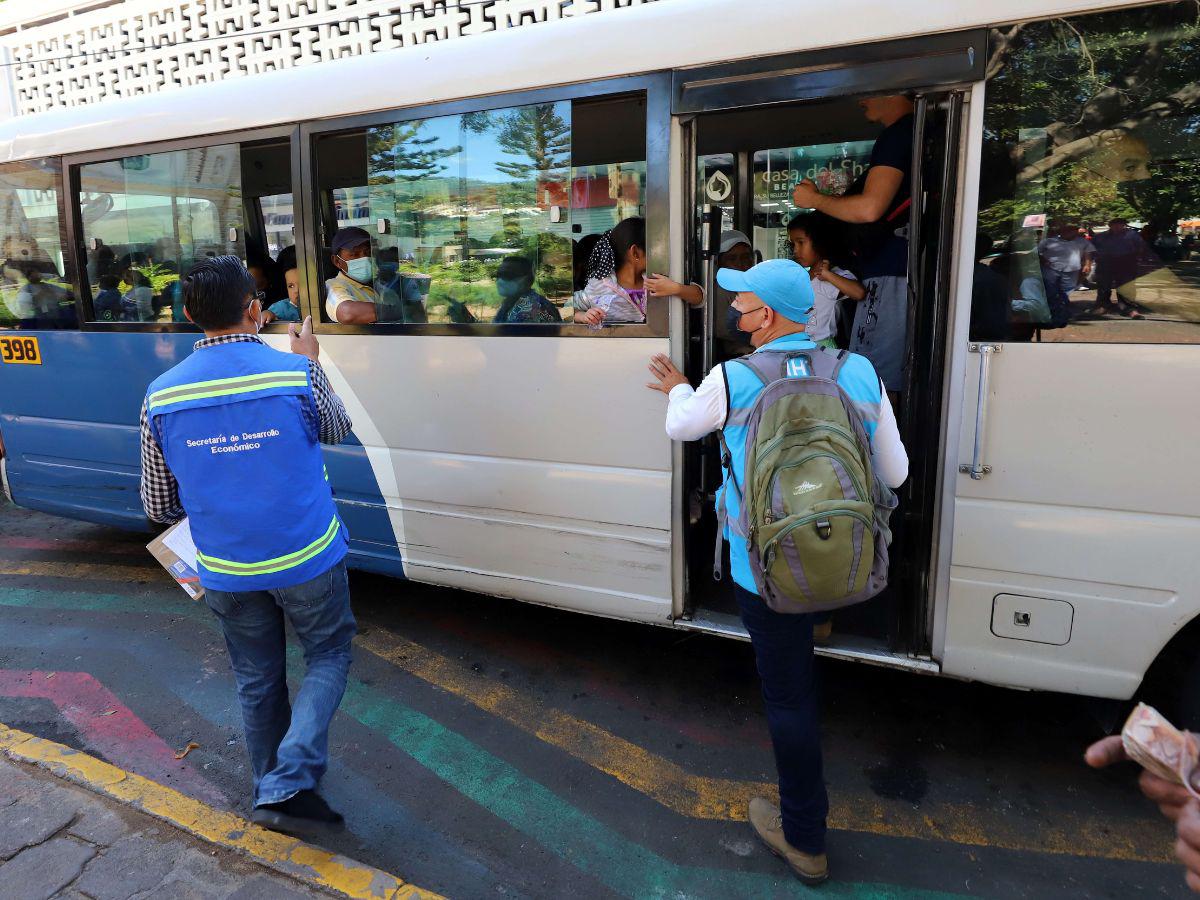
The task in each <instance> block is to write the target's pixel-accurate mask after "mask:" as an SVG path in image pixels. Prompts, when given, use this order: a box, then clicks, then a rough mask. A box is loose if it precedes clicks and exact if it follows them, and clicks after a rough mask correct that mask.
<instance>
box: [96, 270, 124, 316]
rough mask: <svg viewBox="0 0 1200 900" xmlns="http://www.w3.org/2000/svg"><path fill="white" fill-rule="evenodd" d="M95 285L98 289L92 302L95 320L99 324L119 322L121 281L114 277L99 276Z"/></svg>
mask: <svg viewBox="0 0 1200 900" xmlns="http://www.w3.org/2000/svg"><path fill="white" fill-rule="evenodd" d="M96 283H97V284H98V285H99V288H100V290H98V291H97V292H96V297H95V299H94V300H93V301H92V306H93V308H94V309H95V312H96V318H97V319H99V320H100V321H101V322H119V321H121V280H120V279H119V278H117V276H116V275H101V276H100V278H99V279H97V282H96Z"/></svg>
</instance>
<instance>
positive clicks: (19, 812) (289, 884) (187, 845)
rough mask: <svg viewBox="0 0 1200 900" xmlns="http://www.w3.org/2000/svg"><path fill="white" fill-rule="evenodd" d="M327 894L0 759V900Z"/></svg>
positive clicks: (256, 898)
mask: <svg viewBox="0 0 1200 900" xmlns="http://www.w3.org/2000/svg"><path fill="white" fill-rule="evenodd" d="M331 896H334V895H332V894H327V893H324V892H319V891H315V890H313V889H311V888H309V887H307V886H305V885H301V884H298V883H296V882H295V881H293V880H292V879H290V878H287V877H285V876H283V875H280V874H278V873H276V872H272V871H271V870H269V869H267V868H264V867H262V866H259V865H257V864H255V863H253V862H250V861H247V860H246V859H244V858H241V857H240V856H238V855H237V854H235V853H233V852H231V851H228V850H224V849H218V848H214V847H212V846H211V845H209V844H205V843H203V842H201V841H199V840H196V839H195V838H193V837H191V836H190V835H188V834H186V833H184V832H182V831H179V830H178V829H176V828H173V827H171V826H170V825H167V824H165V823H162V822H158V821H156V820H154V819H152V818H151V817H149V816H147V815H145V814H143V813H139V812H135V811H134V810H131V809H129V808H127V807H124V806H122V805H120V804H119V803H116V802H114V801H112V800H110V799H108V798H107V797H102V796H99V795H97V794H94V793H92V792H91V791H87V790H84V789H82V788H78V787H75V786H74V785H71V784H66V783H64V782H63V781H61V780H60V779H58V778H56V777H55V776H54V775H51V774H50V773H48V772H45V771H43V770H41V769H38V768H36V767H34V766H26V765H18V764H17V763H14V762H11V761H10V760H7V759H5V758H4V757H3V756H2V755H0V900H47V898H50V897H60V898H63V900H83V898H92V900H132V898H138V900H160V898H161V900H168V898H169V900H235V898H236V900H300V898H329V897H331Z"/></svg>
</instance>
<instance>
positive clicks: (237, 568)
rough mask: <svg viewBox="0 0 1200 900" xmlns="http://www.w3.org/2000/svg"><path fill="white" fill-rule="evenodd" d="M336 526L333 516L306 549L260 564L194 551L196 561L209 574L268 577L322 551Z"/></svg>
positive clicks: (332, 538) (336, 531) (336, 528)
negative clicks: (322, 532) (220, 557)
mask: <svg viewBox="0 0 1200 900" xmlns="http://www.w3.org/2000/svg"><path fill="white" fill-rule="evenodd" d="M338 525H339V523H338V518H337V516H334V517H333V521H331V522H330V523H329V527H328V528H327V529H326V530H325V533H324V534H323V535H321V536H320V537H319V538H317V539H316V540H315V541H313V542H312V543H311V544H309V545H308V546H307V547H305V548H303V549H302V550H297V551H296V552H295V553H289V554H287V555H286V556H277V557H275V558H274V559H264V560H263V561H262V562H253V563H240V562H234V561H233V560H229V559H218V558H216V557H213V556H206V555H205V554H203V553H201V552H199V550H197V551H196V559H198V560H199V561H200V562H201V563H202V564H203V565H204V568H206V569H208V570H209V571H210V572H220V573H221V574H222V575H269V574H272V573H274V572H282V571H284V570H285V569H294V568H295V567H296V566H299V565H301V564H303V563H306V562H308V561H309V560H310V559H312V558H313V557H314V556H316V555H317V554H319V553H321V552H322V551H324V550H325V548H326V547H328V546H329V545H330V544H331V543H333V540H334V538H336V537H337V535H338Z"/></svg>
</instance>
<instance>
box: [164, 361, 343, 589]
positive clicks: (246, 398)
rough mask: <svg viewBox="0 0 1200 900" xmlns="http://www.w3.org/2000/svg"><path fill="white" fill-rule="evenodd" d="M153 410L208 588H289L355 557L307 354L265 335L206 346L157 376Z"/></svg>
mask: <svg viewBox="0 0 1200 900" xmlns="http://www.w3.org/2000/svg"><path fill="white" fill-rule="evenodd" d="M146 410H147V414H148V416H149V418H150V422H151V425H152V427H153V429H154V434H155V436H156V437H157V438H158V443H159V446H160V447H162V451H163V455H164V456H165V457H166V460H167V465H168V466H169V467H170V469H171V472H172V474H173V475H174V476H175V479H176V480H177V481H178V482H179V499H180V501H181V503H182V504H183V508H184V510H186V511H187V514H188V519H189V521H190V523H191V529H192V538H193V540H194V541H195V543H196V550H197V557H196V558H197V562H198V564H199V565H198V569H199V575H200V583H201V584H202V585H204V587H206V588H210V589H213V590H218V591H261V590H270V589H272V588H281V587H289V586H291V585H296V584H300V583H302V582H305V581H308V580H310V579H312V578H315V577H316V576H317V575H320V574H321V573H322V572H324V571H326V570H327V569H329V568H331V567H332V566H334V565H335V564H337V563H338V562H339V561H340V560H341V559H342V557H343V556H345V555H346V546H347V534H346V528H345V526H344V525H343V524H342V522H341V519H339V518H338V514H337V509H336V508H335V507H334V502H333V494H332V492H331V491H330V487H329V481H328V476H327V475H325V467H324V464H323V462H322V460H321V446H320V443H319V442H318V435H319V433H320V417H319V414H318V412H317V406H316V400H315V399H314V397H313V393H312V385H311V384H310V383H309V374H308V360H307V359H306V358H305V357H303V356H300V355H298V354H295V353H281V352H279V351H278V350H272V349H271V348H270V347H267V346H265V345H263V344H260V343H258V342H256V341H241V342H237V343H231V344H216V345H213V346H210V347H203V348H201V349H200V350H197V351H196V352H195V353H193V354H192V355H191V356H189V357H188V358H187V359H185V360H184V361H183V362H181V363H180V364H179V365H177V366H175V367H174V368H173V369H171V370H170V371H168V372H165V373H163V374H162V375H160V376H159V377H158V378H156V379H155V380H154V382H153V383H152V384H151V385H150V388H149V390H148V391H147V394H146Z"/></svg>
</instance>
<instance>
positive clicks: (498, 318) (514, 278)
mask: <svg viewBox="0 0 1200 900" xmlns="http://www.w3.org/2000/svg"><path fill="white" fill-rule="evenodd" d="M496 293H498V294H499V295H500V308H499V309H498V310H496V315H495V317H494V318H493V319H492V322H494V323H496V324H498V325H503V324H508V325H513V324H551V325H557V324H558V323H559V322H561V321H562V314H561V313H560V312H559V311H558V308H557V307H556V306H555V305H554V304H553V303H551V302H550V301H549V300H547V299H546V298H545V297H543V296H542V295H541V294H539V293H538V292H537V291H535V290H534V289H533V264H532V263H530V261H529V260H528V259H526V258H525V257H524V256H506V257H505V258H504V259H503V260H502V261H501V263H500V267H499V268H498V269H497V270H496Z"/></svg>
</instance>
